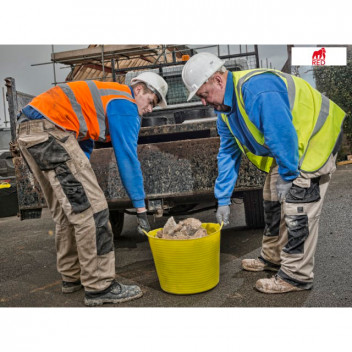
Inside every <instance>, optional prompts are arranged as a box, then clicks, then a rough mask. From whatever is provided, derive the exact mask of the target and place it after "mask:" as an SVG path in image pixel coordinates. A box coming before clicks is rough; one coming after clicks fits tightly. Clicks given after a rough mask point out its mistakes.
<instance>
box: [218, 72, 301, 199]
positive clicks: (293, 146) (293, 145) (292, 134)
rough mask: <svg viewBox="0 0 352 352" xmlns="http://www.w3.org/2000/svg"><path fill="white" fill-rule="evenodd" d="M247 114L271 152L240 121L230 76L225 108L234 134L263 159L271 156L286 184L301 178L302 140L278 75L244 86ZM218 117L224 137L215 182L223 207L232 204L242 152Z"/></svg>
mask: <svg viewBox="0 0 352 352" xmlns="http://www.w3.org/2000/svg"><path fill="white" fill-rule="evenodd" d="M242 94H243V100H244V105H245V110H246V113H247V115H248V117H249V119H250V120H251V121H252V123H253V124H254V125H255V126H256V127H257V128H258V130H259V131H261V132H262V133H263V134H264V140H265V144H266V146H267V147H268V148H266V147H264V146H262V145H260V144H259V143H257V142H256V141H255V139H254V138H253V136H252V134H251V133H250V132H249V130H248V128H247V126H246V124H245V122H244V120H243V119H242V118H240V117H239V115H240V111H239V108H238V106H237V101H236V96H235V91H234V85H233V75H232V73H231V72H229V73H228V77H227V82H226V89H225V96H224V105H226V106H228V107H229V108H230V111H228V112H226V113H225V114H226V115H227V117H228V120H229V124H230V127H231V130H232V132H233V133H234V135H235V136H236V138H237V139H238V140H239V141H240V142H241V144H243V145H244V146H246V147H247V149H248V150H249V151H250V152H252V153H254V154H256V155H260V156H271V157H273V158H274V159H275V160H276V163H277V164H278V166H279V174H280V176H281V177H282V178H283V179H284V180H285V181H291V180H293V179H295V178H296V177H297V176H298V174H299V171H298V139H297V133H296V130H295V128H294V126H293V124H292V114H291V112H290V105H289V100H288V92H287V89H286V85H285V83H284V82H283V81H282V80H281V79H280V78H279V77H277V76H276V75H274V74H271V73H265V74H261V75H257V76H254V77H252V78H250V79H249V80H248V81H246V82H245V83H244V84H243V86H242ZM215 112H216V113H217V115H218V119H217V128H218V133H219V135H220V149H219V153H218V169H219V174H218V177H217V179H216V182H215V190H214V192H215V197H216V198H217V200H218V204H219V205H228V204H230V203H231V195H232V192H233V189H234V187H235V184H236V181H237V176H238V171H239V167H240V161H241V150H240V148H239V147H238V145H237V142H236V141H235V139H234V138H233V135H232V133H231V132H230V130H229V129H228V127H227V125H226V123H225V122H224V121H223V120H222V118H221V116H220V114H221V113H224V112H220V111H215Z"/></svg>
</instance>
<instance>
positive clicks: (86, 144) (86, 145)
mask: <svg viewBox="0 0 352 352" xmlns="http://www.w3.org/2000/svg"><path fill="white" fill-rule="evenodd" d="M78 144H79V146H80V147H81V149H82V150H83V151H84V154H85V155H86V156H87V158H88V159H90V155H91V154H92V151H93V147H94V141H93V139H86V140H84V141H80V142H78Z"/></svg>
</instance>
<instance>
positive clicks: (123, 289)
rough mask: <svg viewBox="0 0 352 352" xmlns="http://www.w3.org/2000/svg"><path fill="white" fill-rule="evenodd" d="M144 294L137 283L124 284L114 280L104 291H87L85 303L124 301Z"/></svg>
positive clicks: (93, 304) (91, 304)
mask: <svg viewBox="0 0 352 352" xmlns="http://www.w3.org/2000/svg"><path fill="white" fill-rule="evenodd" d="M142 296H143V292H142V290H141V289H140V288H139V287H138V286H137V285H123V284H120V283H118V282H117V281H113V283H112V284H111V285H110V286H109V287H108V288H107V289H106V290H104V291H99V292H87V291H86V293H85V297H84V304H85V305H87V306H101V305H102V304H103V303H122V302H127V301H131V300H133V299H136V298H139V297H142Z"/></svg>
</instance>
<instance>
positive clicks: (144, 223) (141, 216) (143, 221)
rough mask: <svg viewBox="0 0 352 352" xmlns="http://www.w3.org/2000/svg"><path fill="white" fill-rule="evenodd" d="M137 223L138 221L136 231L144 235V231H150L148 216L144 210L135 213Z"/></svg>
mask: <svg viewBox="0 0 352 352" xmlns="http://www.w3.org/2000/svg"><path fill="white" fill-rule="evenodd" d="M137 223H138V227H137V231H138V233H139V234H141V235H145V233H144V231H145V232H149V231H150V225H149V221H148V216H147V212H146V211H144V212H142V213H137ZM143 230H144V231H143Z"/></svg>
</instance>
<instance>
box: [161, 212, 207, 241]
mask: <svg viewBox="0 0 352 352" xmlns="http://www.w3.org/2000/svg"><path fill="white" fill-rule="evenodd" d="M207 235H208V234H207V231H206V230H205V229H204V228H203V227H202V223H201V222H200V221H199V220H198V219H195V218H187V219H185V220H181V221H180V222H179V223H178V224H177V223H176V221H175V219H174V217H173V216H172V217H171V218H169V219H168V220H167V222H166V224H165V226H164V228H163V229H162V230H160V231H158V232H157V234H156V237H158V238H165V239H172V240H189V239H194V238H201V237H204V236H207Z"/></svg>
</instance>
